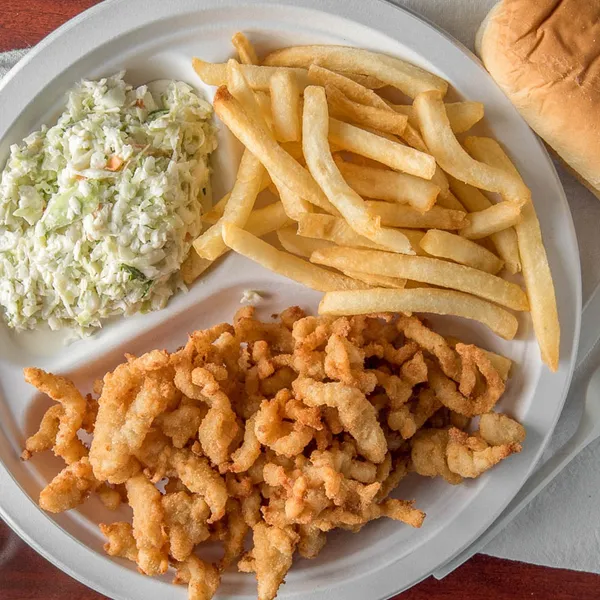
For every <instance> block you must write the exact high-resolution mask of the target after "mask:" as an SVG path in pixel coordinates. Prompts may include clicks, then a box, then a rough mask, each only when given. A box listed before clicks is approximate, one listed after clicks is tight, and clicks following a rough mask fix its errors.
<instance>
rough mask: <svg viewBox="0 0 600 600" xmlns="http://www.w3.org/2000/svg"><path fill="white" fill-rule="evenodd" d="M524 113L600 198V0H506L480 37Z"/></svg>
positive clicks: (480, 49) (494, 71)
mask: <svg viewBox="0 0 600 600" xmlns="http://www.w3.org/2000/svg"><path fill="white" fill-rule="evenodd" d="M476 51H477V53H478V55H479V56H480V58H481V59H482V61H483V63H484V65H485V67H486V69H487V70H488V71H489V72H490V74H491V75H492V77H493V78H494V79H495V80H496V82H497V83H498V85H499V86H500V87H501V88H502V90H503V91H504V93H505V94H506V95H507V96H508V97H509V99H510V100H511V102H512V103H513V104H514V105H515V106H516V108H517V109H518V110H519V112H520V113H521V115H523V117H524V118H525V120H526V121H527V122H528V123H529V125H530V126H531V127H532V129H534V131H535V132H536V133H537V134H538V135H539V136H541V137H542V138H543V139H544V140H545V141H546V143H547V144H548V145H549V146H550V147H551V148H552V149H553V150H554V151H555V152H556V154H558V156H560V158H561V159H562V160H563V161H564V162H565V163H566V164H567V166H568V167H570V170H571V171H573V172H574V174H575V175H576V176H577V177H578V179H579V180H580V181H582V183H584V184H585V185H586V186H587V187H588V188H589V189H590V190H591V191H592V192H593V193H594V194H595V195H596V196H597V197H598V198H600V2H598V1H597V0H593V1H592V0H534V1H532V0H502V1H501V2H499V3H498V4H496V6H494V8H493V9H492V10H491V11H490V13H489V14H488V15H487V17H486V18H485V20H484V21H483V23H482V24H481V27H480V29H479V32H478V33H477V38H476Z"/></svg>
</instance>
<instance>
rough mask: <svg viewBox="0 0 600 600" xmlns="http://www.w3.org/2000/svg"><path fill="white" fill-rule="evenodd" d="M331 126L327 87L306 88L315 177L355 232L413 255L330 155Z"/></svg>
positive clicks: (305, 125)
mask: <svg viewBox="0 0 600 600" xmlns="http://www.w3.org/2000/svg"><path fill="white" fill-rule="evenodd" d="M328 128H329V114H328V110H327V98H326V97H325V90H324V89H323V88H322V87H317V86H309V87H307V88H306V90H304V113H303V119H302V129H303V136H302V148H303V150H304V158H305V159H306V164H307V166H308V169H309V171H310V172H311V174H312V176H313V177H314V178H315V180H316V181H317V182H318V183H319V185H320V186H321V188H322V189H323V191H324V192H325V195H326V196H327V198H328V199H329V200H330V202H331V203H332V204H333V205H334V206H335V207H336V208H337V209H338V210H339V211H340V213H341V214H342V216H343V217H344V218H345V219H346V221H347V222H348V224H349V225H350V227H352V229H354V231H356V232H357V233H359V234H360V235H364V236H365V237H367V238H369V239H370V240H371V241H372V242H375V243H376V244H380V245H382V246H384V247H386V248H387V249H389V250H392V251H394V252H406V253H408V254H412V253H413V252H414V251H413V249H412V247H411V245H410V242H409V241H408V239H407V238H406V236H405V235H403V234H402V233H400V232H398V231H394V230H392V229H386V228H382V227H380V226H379V222H378V219H376V218H374V217H372V216H371V215H370V214H369V212H368V211H367V209H366V206H365V202H364V200H363V199H362V198H361V197H360V196H359V195H358V194H357V193H356V192H355V191H354V190H353V189H352V188H351V187H350V186H349V185H348V184H347V183H346V182H345V181H344V178H343V177H342V175H341V173H340V172H339V170H338V168H337V166H336V164H335V162H334V160H333V157H332V156H331V150H330V149H329V143H328V141H327V134H328Z"/></svg>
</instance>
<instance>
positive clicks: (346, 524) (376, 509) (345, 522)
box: [314, 499, 425, 532]
mask: <svg viewBox="0 0 600 600" xmlns="http://www.w3.org/2000/svg"><path fill="white" fill-rule="evenodd" d="M413 504H414V502H412V501H410V502H409V501H406V500H395V499H390V500H384V501H383V502H382V503H381V504H369V505H368V506H365V508H364V509H363V510H362V511H360V512H358V513H356V512H352V511H349V510H345V509H343V508H329V509H326V510H324V511H323V512H322V513H321V514H320V515H319V517H317V518H316V519H315V521H314V525H315V527H318V528H319V529H321V531H330V530H331V529H335V528H341V529H350V530H352V531H355V532H356V531H359V530H360V529H361V527H363V526H364V525H366V524H367V523H368V522H369V521H374V520H375V519H380V518H381V517H387V518H388V519H393V520H394V521H402V523H406V524H407V525H410V526H411V527H416V528H419V527H421V525H422V524H423V521H424V520H425V513H424V512H423V511H421V510H418V509H416V508H414V507H413Z"/></svg>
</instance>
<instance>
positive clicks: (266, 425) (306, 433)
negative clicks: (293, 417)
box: [254, 390, 314, 456]
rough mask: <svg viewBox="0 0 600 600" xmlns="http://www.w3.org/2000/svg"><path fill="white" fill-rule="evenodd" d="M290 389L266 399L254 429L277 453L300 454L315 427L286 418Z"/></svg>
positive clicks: (260, 439)
mask: <svg viewBox="0 0 600 600" xmlns="http://www.w3.org/2000/svg"><path fill="white" fill-rule="evenodd" d="M290 398H291V395H290V392H289V390H281V391H280V392H277V395H276V396H275V398H273V399H272V400H264V401H263V402H262V404H261V405H260V410H259V411H258V412H257V413H256V421H255V427H254V431H255V432H256V437H257V438H258V440H259V441H260V443H261V444H263V445H264V446H266V447H267V448H271V449H272V450H274V451H275V452H277V454H283V455H284V456H295V455H296V454H300V453H301V452H302V451H303V450H304V448H305V447H306V446H307V445H308V444H309V442H310V441H311V440H312V438H313V434H314V429H312V428H311V427H308V426H307V425H303V424H302V423H301V422H299V421H293V422H292V421H287V420H285V416H286V414H285V406H286V404H287V402H288V401H289V400H290Z"/></svg>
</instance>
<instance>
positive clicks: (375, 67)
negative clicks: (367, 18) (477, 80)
mask: <svg viewBox="0 0 600 600" xmlns="http://www.w3.org/2000/svg"><path fill="white" fill-rule="evenodd" d="M264 64H265V65H271V66H277V67H304V68H308V67H310V66H311V65H312V64H318V65H319V66H322V67H325V68H327V69H331V70H332V71H338V70H339V71H353V72H356V73H360V74H364V75H371V76H373V77H376V78H377V79H380V80H381V81H383V82H384V83H387V84H388V85H391V86H393V87H395V88H397V89H399V90H400V91H401V92H404V93H405V94H406V95H407V96H410V97H411V98H414V97H415V96H416V95H417V94H419V93H420V92H423V91H426V90H439V92H441V94H445V93H446V90H447V89H448V83H447V82H446V81H444V80H443V79H441V78H440V77H437V76H436V75H433V74H432V73H428V72H427V71H424V70H423V69H421V68H419V67H416V66H415V65H412V64H410V63H407V62H405V61H403V60H400V59H398V58H393V57H391V56H387V55H386V54H379V53H377V52H369V51H368V50H362V49H359V48H351V47H348V46H320V45H313V46H294V47H290V48H282V49H281V50H275V52H271V54H269V55H268V56H267V57H266V58H265V59H264Z"/></svg>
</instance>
